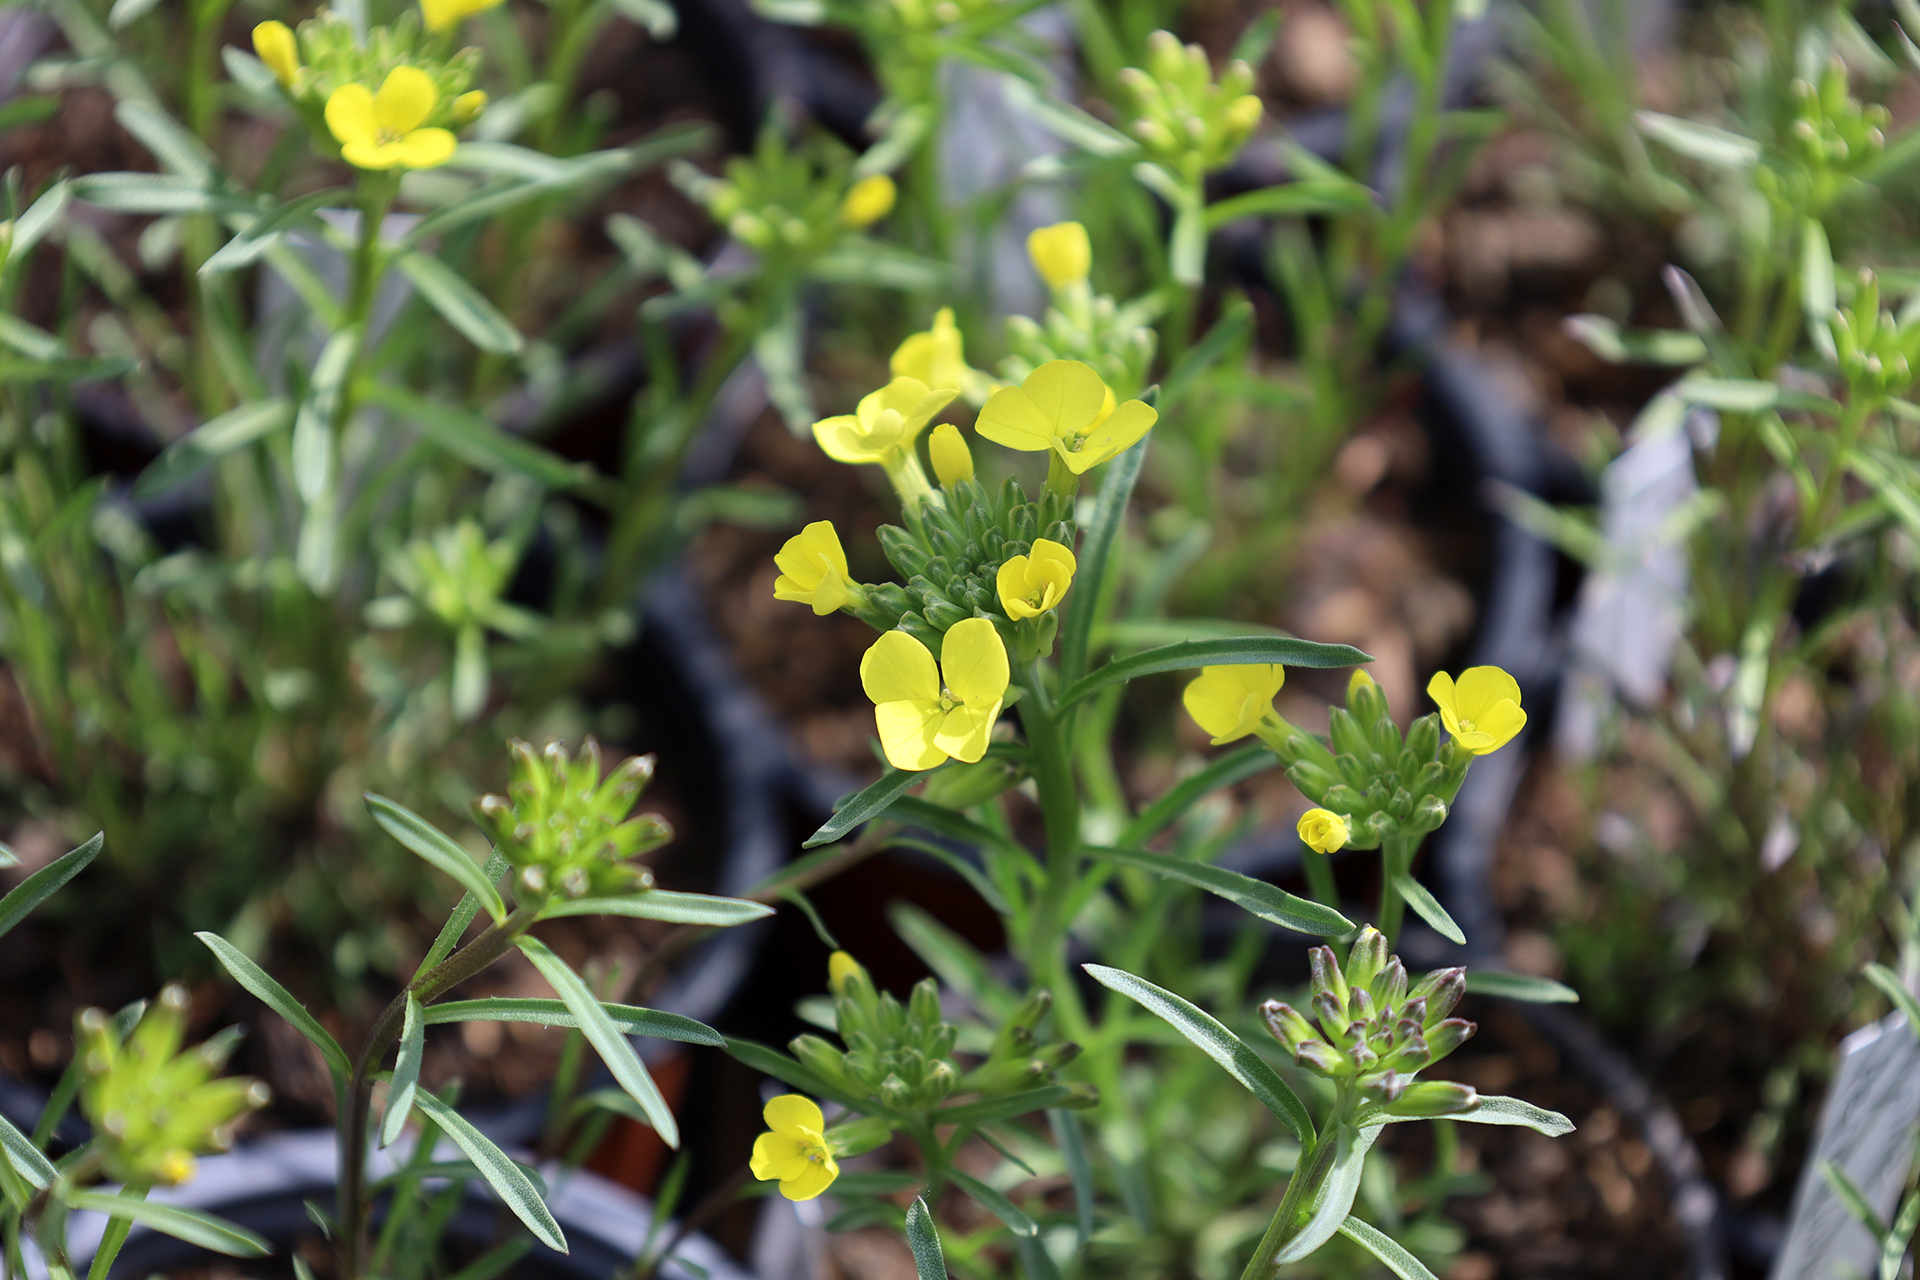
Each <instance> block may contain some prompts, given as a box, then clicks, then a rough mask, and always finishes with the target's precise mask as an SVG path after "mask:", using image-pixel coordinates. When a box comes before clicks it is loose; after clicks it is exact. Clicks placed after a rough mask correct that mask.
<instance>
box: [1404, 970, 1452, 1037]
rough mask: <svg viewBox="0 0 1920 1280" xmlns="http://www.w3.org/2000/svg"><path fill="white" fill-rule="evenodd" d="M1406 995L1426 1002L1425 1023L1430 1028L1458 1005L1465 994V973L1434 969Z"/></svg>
mask: <svg viewBox="0 0 1920 1280" xmlns="http://www.w3.org/2000/svg"><path fill="white" fill-rule="evenodd" d="M1407 994H1408V995H1409V996H1410V997H1412V998H1414V999H1424V1000H1425V1001H1426V1002H1427V1016H1426V1019H1425V1022H1426V1025H1427V1026H1429V1027H1431V1026H1432V1025H1433V1024H1434V1023H1436V1022H1438V1021H1440V1019H1442V1018H1444V1017H1446V1016H1447V1015H1448V1014H1449V1013H1452V1012H1453V1007H1454V1006H1455V1005H1457V1004H1459V1003H1460V997H1461V996H1464V995H1466V994H1467V971H1466V970H1465V969H1463V968H1458V967H1456V968H1452V969H1435V970H1434V971H1433V972H1432V973H1429V974H1428V975H1427V976H1426V977H1424V978H1422V979H1420V981H1419V982H1418V983H1416V984H1415V985H1414V988H1413V990H1412V991H1410V992H1408V993H1407Z"/></svg>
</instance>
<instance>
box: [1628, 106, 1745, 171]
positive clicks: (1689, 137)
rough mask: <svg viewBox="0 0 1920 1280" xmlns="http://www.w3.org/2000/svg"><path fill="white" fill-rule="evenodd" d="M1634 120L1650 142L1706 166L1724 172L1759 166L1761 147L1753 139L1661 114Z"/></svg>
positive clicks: (1638, 114)
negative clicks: (1650, 139)
mask: <svg viewBox="0 0 1920 1280" xmlns="http://www.w3.org/2000/svg"><path fill="white" fill-rule="evenodd" d="M1633 119H1634V123H1635V124H1638V125H1639V126H1640V132H1642V133H1644V134H1646V135H1647V136H1648V137H1649V138H1652V139H1654V140H1655V141H1656V142H1660V143H1664V144H1665V145H1667V146H1669V147H1671V148H1673V149H1674V150H1675V151H1678V152H1679V153H1680V154H1681V155H1683V156H1689V157H1691V158H1692V159H1695V160H1698V161H1700V162H1701V163H1703V164H1710V165H1713V166H1715V167H1717V168H1721V169H1750V168H1752V167H1753V166H1754V165H1755V164H1757V163H1759V160H1760V144H1759V143H1757V142H1755V141H1754V140H1753V139H1752V138H1747V137H1742V136H1741V135H1740V134H1737V133H1729V132H1728V131H1727V130H1725V129H1716V128H1714V127H1713V126H1712V125H1707V124H1699V123H1696V122H1695V121H1692V120H1682V119H1681V118H1680V117H1679V116H1669V115H1662V114H1661V113H1660V112H1658V111H1640V112H1636V113H1635V114H1634V117H1633Z"/></svg>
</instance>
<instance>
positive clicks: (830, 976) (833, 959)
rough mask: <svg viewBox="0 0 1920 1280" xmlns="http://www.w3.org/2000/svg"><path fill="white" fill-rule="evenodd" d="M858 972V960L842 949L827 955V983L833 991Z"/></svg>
mask: <svg viewBox="0 0 1920 1280" xmlns="http://www.w3.org/2000/svg"><path fill="white" fill-rule="evenodd" d="M859 973H860V962H859V961H858V960H855V959H854V958H853V957H852V956H850V955H848V954H847V953H846V952H844V951H836V952H834V953H833V954H832V955H830V956H828V957H827V985H828V986H829V987H832V988H833V989H834V990H835V991H838V990H839V989H840V986H841V984H842V983H844V982H846V981H847V980H848V979H849V978H853V977H856V976H857V975H858V974H859Z"/></svg>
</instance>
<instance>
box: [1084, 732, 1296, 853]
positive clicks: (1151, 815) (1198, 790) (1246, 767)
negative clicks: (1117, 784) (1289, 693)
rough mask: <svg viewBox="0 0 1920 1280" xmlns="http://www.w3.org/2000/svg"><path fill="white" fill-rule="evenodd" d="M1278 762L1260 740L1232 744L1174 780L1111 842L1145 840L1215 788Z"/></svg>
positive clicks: (1124, 843) (1125, 844)
mask: <svg viewBox="0 0 1920 1280" xmlns="http://www.w3.org/2000/svg"><path fill="white" fill-rule="evenodd" d="M1278 764H1279V761H1278V760H1277V759H1275V757H1274V754H1273V752H1271V751H1269V750H1268V749H1267V748H1266V747H1265V746H1264V745H1263V744H1261V743H1257V742H1256V743H1254V744H1253V745H1251V746H1245V747H1238V748H1235V749H1234V750H1232V751H1229V752H1227V754H1225V755H1223V756H1221V757H1219V758H1218V759H1216V760H1214V761H1212V762H1211V763H1210V764H1208V765H1207V767H1206V768H1204V769H1202V770H1200V772H1198V773H1195V774H1192V775H1190V776H1188V777H1185V778H1182V779H1181V780H1180V781H1179V782H1177V783H1175V784H1174V785H1173V786H1172V787H1170V788H1169V789H1168V790H1167V793H1166V794H1165V795H1163V796H1161V797H1160V798H1159V799H1158V800H1155V801H1154V802H1153V803H1152V804H1150V805H1148V806H1147V807H1146V808H1144V809H1142V810H1141V811H1140V813H1139V815H1138V816H1137V817H1135V818H1134V820H1133V821H1132V822H1129V823H1128V824H1127V825H1126V827H1125V828H1124V829H1123V830H1122V831H1121V832H1120V834H1119V836H1118V837H1116V838H1115V840H1114V843H1115V844H1117V845H1121V846H1123V847H1132V846H1134V845H1139V844H1144V843H1146V842H1147V841H1148V840H1151V839H1153V837H1154V836H1156V835H1158V834H1159V833H1160V832H1161V831H1163V830H1165V829H1166V828H1167V827H1170V826H1172V825H1173V824H1174V823H1175V822H1177V821H1179V819H1180V818H1181V816H1182V815H1184V814H1185V813H1186V812H1187V810H1189V809H1191V808H1192V807H1193V806H1194V805H1196V804H1198V803H1199V802H1200V801H1202V800H1204V799H1206V798H1207V797H1208V796H1210V795H1212V794H1213V793H1214V792H1216V791H1224V790H1225V789H1226V788H1228V787H1234V786H1238V785H1239V784H1241V783H1242V782H1245V781H1246V780H1247V779H1248V778H1251V777H1254V776H1256V775H1258V774H1262V773H1265V772H1266V771H1267V770H1268V769H1271V768H1274V767H1275V766H1276V765H1278Z"/></svg>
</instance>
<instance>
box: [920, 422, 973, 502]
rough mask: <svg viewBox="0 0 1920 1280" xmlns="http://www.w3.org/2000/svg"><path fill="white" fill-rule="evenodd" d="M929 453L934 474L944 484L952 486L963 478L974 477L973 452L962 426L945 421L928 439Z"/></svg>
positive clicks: (969, 478) (948, 486) (947, 486)
mask: <svg viewBox="0 0 1920 1280" xmlns="http://www.w3.org/2000/svg"><path fill="white" fill-rule="evenodd" d="M927 455H928V457H930V458H931V459H932V460H933V474H934V475H936V476H938V477H939V479H940V483H941V485H942V486H944V487H946V488H952V487H953V486H954V485H956V484H959V483H960V482H961V481H962V480H971V479H973V454H972V452H971V451H970V450H968V448H967V442H966V439H965V437H963V436H962V435H961V434H960V428H958V427H956V426H954V425H953V424H952V423H951V422H943V423H941V424H940V425H939V426H937V427H935V428H934V429H933V434H932V436H930V437H929V438H928V440H927Z"/></svg>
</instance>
